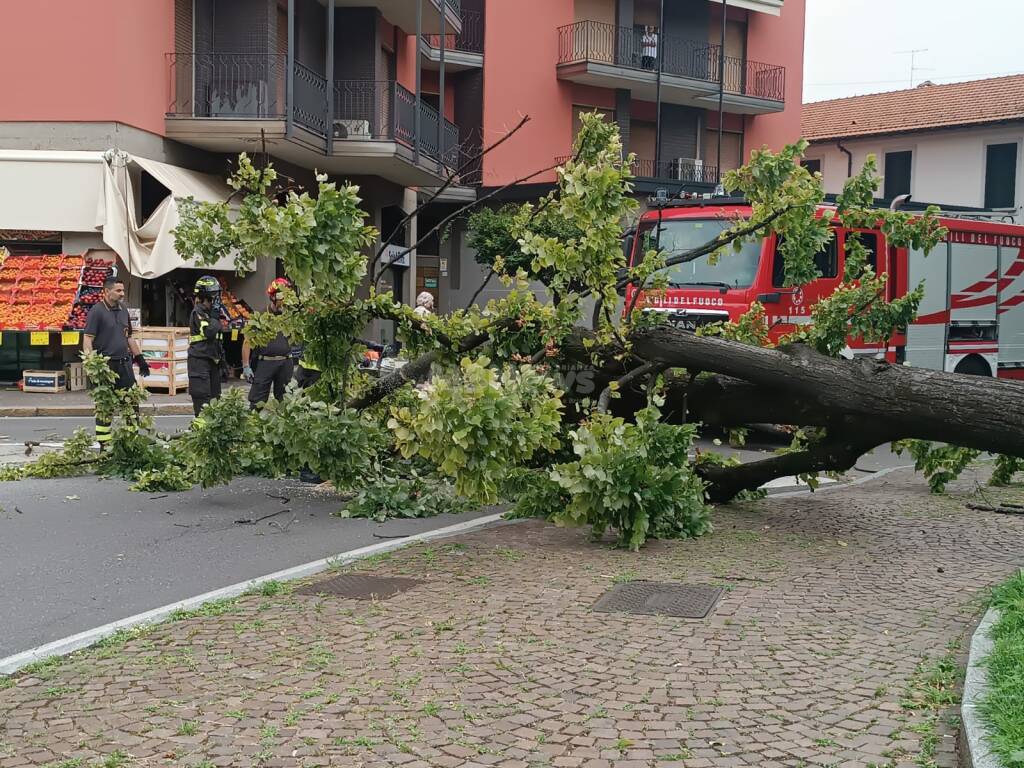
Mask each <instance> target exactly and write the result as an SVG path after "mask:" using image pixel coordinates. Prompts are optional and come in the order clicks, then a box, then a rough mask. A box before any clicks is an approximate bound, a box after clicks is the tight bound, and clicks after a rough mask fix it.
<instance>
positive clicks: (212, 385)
mask: <svg viewBox="0 0 1024 768" xmlns="http://www.w3.org/2000/svg"><path fill="white" fill-rule="evenodd" d="M194 295H195V304H194V306H193V308H192V314H191V316H190V317H189V319H188V327H189V338H188V394H189V396H190V397H191V398H192V411H193V412H194V413H195V415H196V416H198V415H199V412H200V411H201V410H203V406H204V405H206V404H207V403H208V402H210V401H211V400H215V399H217V398H218V397H220V388H221V363H222V362H223V361H224V345H223V344H222V343H221V339H220V335H221V334H222V333H224V331H226V330H228V323H227V320H225V319H224V318H223V317H221V309H220V282H219V281H218V280H217V278H215V277H210V276H209V275H204V276H203V277H200V278H199V279H198V280H197V281H196V286H195V293H194Z"/></svg>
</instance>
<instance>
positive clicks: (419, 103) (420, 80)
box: [392, 0, 423, 165]
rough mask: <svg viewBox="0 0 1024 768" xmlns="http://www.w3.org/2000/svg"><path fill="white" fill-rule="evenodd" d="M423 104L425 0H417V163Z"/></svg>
mask: <svg viewBox="0 0 1024 768" xmlns="http://www.w3.org/2000/svg"><path fill="white" fill-rule="evenodd" d="M392 87H393V88H394V89H395V94H394V95H393V97H392V103H393V104H394V109H395V114H394V116H393V117H392V120H394V121H397V120H398V83H397V82H395V83H394V84H393V85H392ZM422 106H423V0H416V114H415V115H414V116H413V131H414V132H415V134H416V135H415V137H414V138H413V142H412V161H413V162H414V163H416V164H417V165H418V164H419V162H420V130H421V128H422V126H421V121H420V110H421V109H422Z"/></svg>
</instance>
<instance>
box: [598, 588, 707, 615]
mask: <svg viewBox="0 0 1024 768" xmlns="http://www.w3.org/2000/svg"><path fill="white" fill-rule="evenodd" d="M721 596H722V588H721V587H708V586H704V585H702V584H661V583H659V582H656V581H630V582H628V583H626V584H620V585H618V586H617V587H615V588H614V589H611V590H609V591H608V592H605V594H604V595H603V596H602V597H601V599H600V600H598V601H597V602H596V603H594V610H595V611H601V612H602V613H636V614H641V615H644V616H658V615H661V616H677V617H679V618H681V619H703V618H704V617H705V616H707V615H708V614H709V613H710V612H711V609H712V608H714V607H715V603H717V602H718V598H719V597H721Z"/></svg>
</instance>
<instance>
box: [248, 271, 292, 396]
mask: <svg viewBox="0 0 1024 768" xmlns="http://www.w3.org/2000/svg"><path fill="white" fill-rule="evenodd" d="M291 287H292V284H291V281H290V280H288V279H287V278H284V277H279V278H277V279H276V280H274V281H273V282H271V284H270V285H269V286H267V297H268V298H269V300H270V307H269V309H270V312H272V313H273V314H275V315H279V314H281V310H282V308H283V306H284V305H283V304H282V301H283V298H284V296H283V291H285V290H287V289H290V288H291ZM253 352H255V355H256V363H257V364H256V366H255V368H254V367H253V366H251V365H250V361H251V360H252V355H253ZM294 368H295V364H294V362H293V360H292V345H291V342H289V341H288V338H287V337H286V336H285V335H284V334H283V333H278V334H277V338H275V339H274V340H273V341H272V342H270V343H269V344H267V345H266V346H265V347H258V348H256V349H255V350H253V349H252V348H251V347H250V346H249V340H248V339H246V340H245V342H243V344H242V376H243V377H244V378H245V380H246V381H248V382H249V383H250V384H251V385H252V386H251V387H250V388H249V405H250V407H252V408H256V406H257V405H259V404H260V403H265V402H267V400H268V399H269V397H270V390H271V387H273V390H274V398H275V399H276V400H282V399H284V391H285V388H286V387H287V386H288V382H289V381H290V380H291V378H292V372H293V370H294Z"/></svg>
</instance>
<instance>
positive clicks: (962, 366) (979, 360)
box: [953, 355, 992, 376]
mask: <svg viewBox="0 0 1024 768" xmlns="http://www.w3.org/2000/svg"><path fill="white" fill-rule="evenodd" d="M953 372H954V373H964V374H967V375H968V376H991V375H992V369H991V368H989V366H988V363H987V362H985V358H983V357H979V356H978V355H968V356H967V357H965V358H964V359H963V360H961V361H960V362H959V363H957V365H956V369H955V370H954V371H953Z"/></svg>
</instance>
